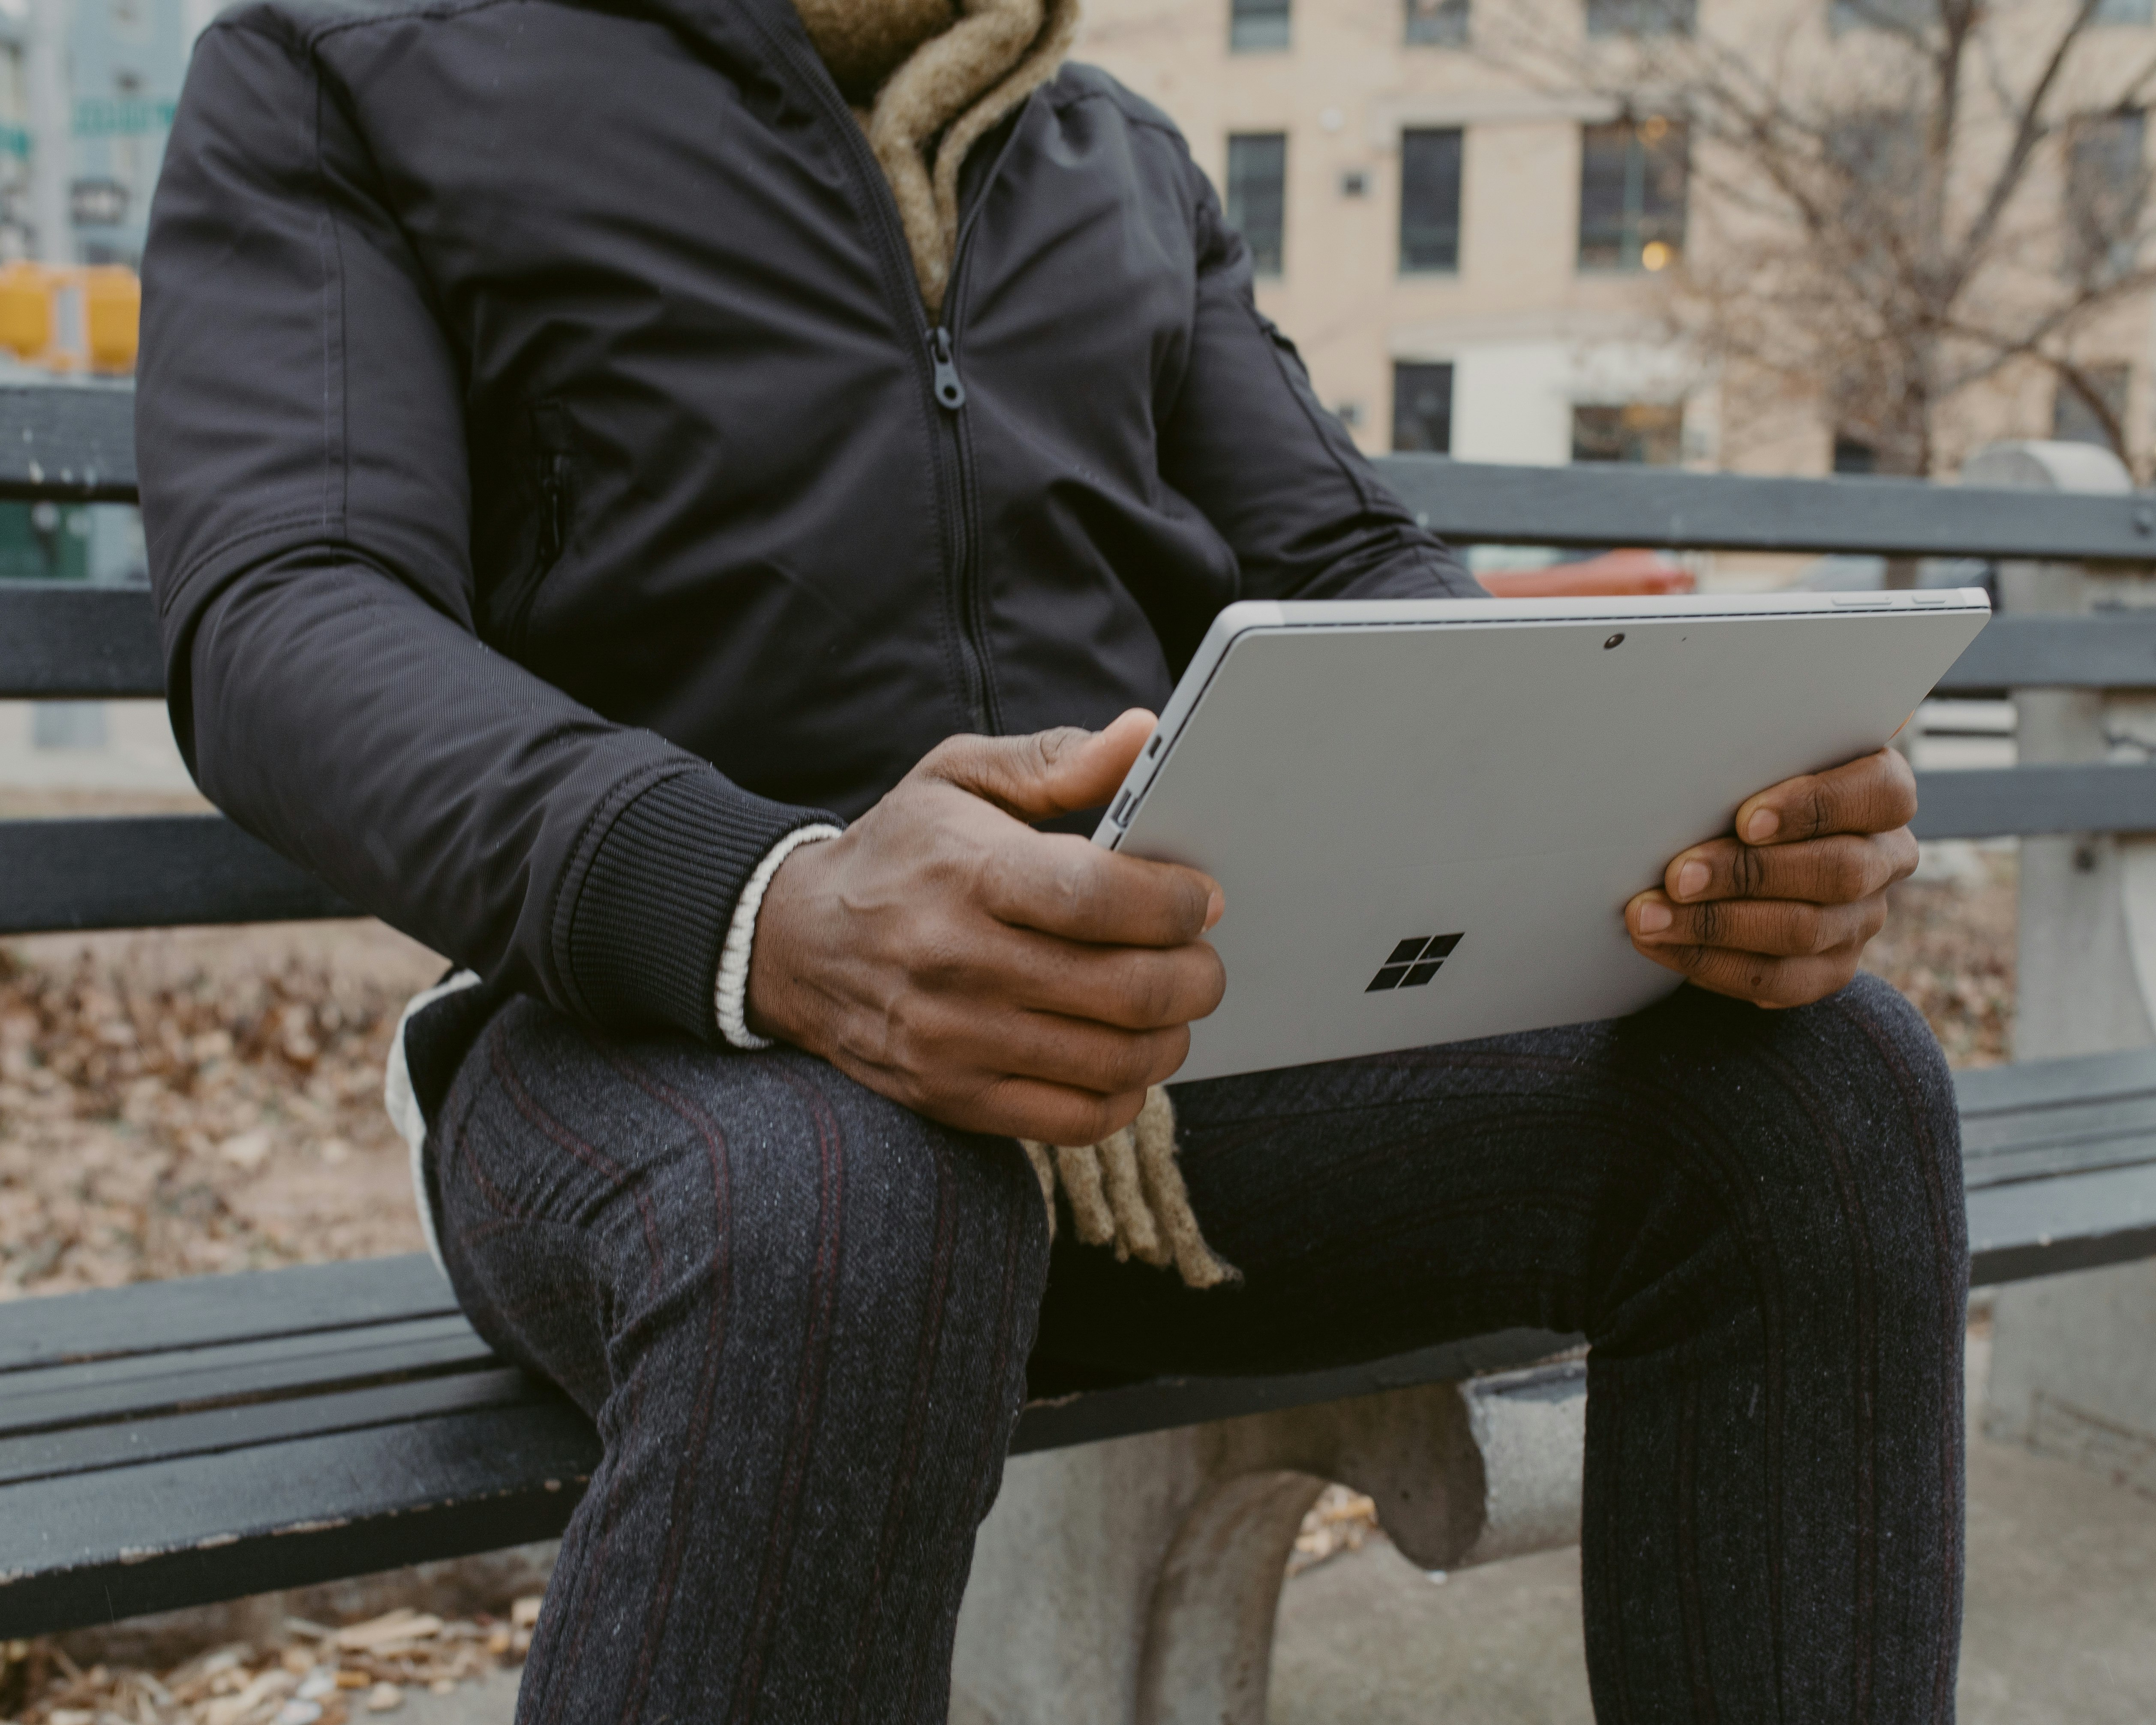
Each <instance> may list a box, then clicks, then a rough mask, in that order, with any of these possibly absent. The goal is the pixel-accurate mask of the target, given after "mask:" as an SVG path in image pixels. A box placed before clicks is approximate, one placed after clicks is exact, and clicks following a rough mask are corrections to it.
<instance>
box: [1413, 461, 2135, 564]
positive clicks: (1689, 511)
mask: <svg viewBox="0 0 2156 1725" xmlns="http://www.w3.org/2000/svg"><path fill="white" fill-rule="evenodd" d="M1377 465H1378V471H1379V473H1381V474H1382V475H1383V476H1384V479H1385V481H1386V483H1387V484H1388V485H1390V486H1391V487H1392V488H1393V490H1394V491H1395V492H1396V493H1398V494H1399V497H1400V498H1401V500H1402V501H1404V502H1405V503H1406V504H1407V505H1408V506H1409V508H1411V509H1413V510H1414V511H1416V513H1417V514H1418V515H1420V516H1424V517H1425V518H1426V520H1427V522H1428V524H1429V525H1430V526H1434V527H1435V528H1436V530H1437V531H1439V532H1440V533H1441V534H1443V535H1444V536H1445V537H1446V538H1448V539H1450V540H1452V541H1453V542H1455V543H1458V544H1461V545H1473V544H1509V545H1562V546H1573V547H1580V548H1582V549H1594V548H1599V547H1607V546H1620V545H1647V546H1655V547H1664V548H1667V549H1670V550H1700V551H1712V550H1729V551H1809V552H1854V553H1856V554H1858V555H1860V556H1887V557H1979V558H1989V557H2017V558H2019V557H2034V558H2057V559H2063V560H2072V561H2080V560H2085V559H2086V560H2091V561H2095V562H2148V561H2150V560H2151V559H2152V558H2156V506H2151V504H2150V502H2149V500H2148V497H2147V495H2145V494H2142V493H2137V492H2128V493H2123V494H2120V495H2105V496H2098V495H2091V494H2088V493H2087V492H2082V493H2067V492H2057V491H2014V490H1998V489H1991V488H1987V487H1978V486H1973V485H1971V486H1962V485H1933V484H1931V483H1929V482H1928V481H1926V480H1895V479H1864V480H1853V479H1851V478H1849V477H1847V476H1843V477H1840V478H1837V479H1755V478H1753V477H1750V476H1748V475H1739V474H1728V473H1684V472H1679V471H1676V470H1671V469H1668V468H1650V467H1634V466H1628V465H1623V464H1620V463H1616V462H1609V463H1604V462H1576V463H1574V464H1573V465H1572V466H1570V467H1565V468H1558V469H1553V468H1548V467H1517V466H1501V465H1495V464H1491V463H1485V462H1480V461H1452V460H1449V459H1446V458H1445V457H1444V456H1441V455H1381V456H1379V457H1378V458H1377Z"/></svg>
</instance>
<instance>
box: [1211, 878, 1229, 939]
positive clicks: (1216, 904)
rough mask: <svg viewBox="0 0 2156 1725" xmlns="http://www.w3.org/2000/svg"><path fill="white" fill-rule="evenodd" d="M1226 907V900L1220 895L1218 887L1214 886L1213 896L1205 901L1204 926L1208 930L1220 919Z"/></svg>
mask: <svg viewBox="0 0 2156 1725" xmlns="http://www.w3.org/2000/svg"><path fill="white" fill-rule="evenodd" d="M1227 908H1228V901H1227V900H1226V899H1224V898H1223V897H1222V896H1220V889H1219V887H1217V886H1216V887H1214V889H1213V896H1212V897H1210V898H1209V899H1207V900H1206V901H1205V927H1206V929H1207V930H1208V931H1210V930H1211V929H1212V927H1213V925H1214V923H1215V922H1219V920H1220V917H1221V914H1222V912H1224V911H1226V910H1227Z"/></svg>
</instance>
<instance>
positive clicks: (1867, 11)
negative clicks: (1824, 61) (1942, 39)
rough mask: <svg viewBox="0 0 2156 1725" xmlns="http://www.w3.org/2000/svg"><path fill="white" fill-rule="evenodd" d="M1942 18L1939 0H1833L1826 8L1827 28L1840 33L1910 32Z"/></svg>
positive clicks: (1904, 33)
mask: <svg viewBox="0 0 2156 1725" xmlns="http://www.w3.org/2000/svg"><path fill="white" fill-rule="evenodd" d="M1938 21H1939V0H1832V3H1831V4H1830V6H1829V7H1828V8H1827V11H1826V23H1827V28H1829V29H1830V30H1831V31H1832V32H1833V33H1835V35H1837V36H1839V35H1840V34H1841V33H1842V32H1843V31H1845V30H1892V31H1894V32H1896V33H1897V34H1900V35H1904V36H1906V35H1909V34H1911V33H1915V32H1917V31H1921V30H1922V29H1923V28H1925V27H1926V26H1928V25H1930V24H1936V23H1938Z"/></svg>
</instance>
